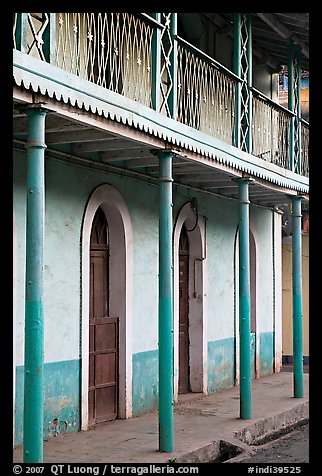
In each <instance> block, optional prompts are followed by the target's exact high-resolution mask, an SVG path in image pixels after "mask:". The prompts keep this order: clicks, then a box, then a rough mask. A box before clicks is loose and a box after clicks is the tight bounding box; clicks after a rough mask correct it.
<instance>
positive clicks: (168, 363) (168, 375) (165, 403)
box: [158, 151, 174, 453]
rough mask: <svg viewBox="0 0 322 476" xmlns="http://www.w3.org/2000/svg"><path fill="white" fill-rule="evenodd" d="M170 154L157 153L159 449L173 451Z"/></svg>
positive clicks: (171, 154) (164, 152) (171, 180)
mask: <svg viewBox="0 0 322 476" xmlns="http://www.w3.org/2000/svg"><path fill="white" fill-rule="evenodd" d="M173 155H174V154H173V153H172V152H170V151H169V152H166V151H159V152H158V156H159V164H160V177H159V181H160V218H159V449H160V451H164V452H167V453H170V452H171V451H173V449H174V418H173V282H172V271H173V261H172V254H173V253H172V206H173V205H172V182H173V179H172V157H173Z"/></svg>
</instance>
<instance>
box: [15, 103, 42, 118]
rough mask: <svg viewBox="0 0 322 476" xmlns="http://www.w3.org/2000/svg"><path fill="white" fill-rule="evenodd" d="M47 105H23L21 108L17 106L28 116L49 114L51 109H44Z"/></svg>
mask: <svg viewBox="0 0 322 476" xmlns="http://www.w3.org/2000/svg"><path fill="white" fill-rule="evenodd" d="M45 104H46V103H45V102H38V103H33V104H23V105H20V106H16V108H17V109H19V110H20V111H21V112H24V113H25V114H27V115H36V114H47V113H48V112H49V109H46V107H44V105H45Z"/></svg>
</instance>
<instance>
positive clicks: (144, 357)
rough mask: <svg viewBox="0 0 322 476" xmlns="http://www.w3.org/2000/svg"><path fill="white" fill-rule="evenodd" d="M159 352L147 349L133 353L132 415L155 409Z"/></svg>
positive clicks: (156, 405)
mask: <svg viewBox="0 0 322 476" xmlns="http://www.w3.org/2000/svg"><path fill="white" fill-rule="evenodd" d="M158 362H159V352H158V350H149V351H147V352H139V353H137V354H134V355H133V369H132V372H133V378H132V413H133V416H137V415H141V414H143V413H146V412H149V411H153V410H156V409H157V407H158V393H159V384H158V380H159V363H158Z"/></svg>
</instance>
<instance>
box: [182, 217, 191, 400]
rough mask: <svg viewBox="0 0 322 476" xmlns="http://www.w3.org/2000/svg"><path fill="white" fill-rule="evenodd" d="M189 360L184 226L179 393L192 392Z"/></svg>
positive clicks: (187, 253)
mask: <svg viewBox="0 0 322 476" xmlns="http://www.w3.org/2000/svg"><path fill="white" fill-rule="evenodd" d="M189 360H190V359H189V239H188V235H187V231H186V227H185V225H183V226H182V229H181V234H180V240H179V393H188V392H189V391H190V390H191V387H190V378H189Z"/></svg>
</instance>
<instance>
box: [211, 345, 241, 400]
mask: <svg viewBox="0 0 322 476" xmlns="http://www.w3.org/2000/svg"><path fill="white" fill-rule="evenodd" d="M234 349H235V339H234V338H233V337H231V338H227V339H220V340H216V341H212V342H208V392H217V391H218V390H222V389H224V388H229V387H232V386H233V385H234V362H235V357H234Z"/></svg>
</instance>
